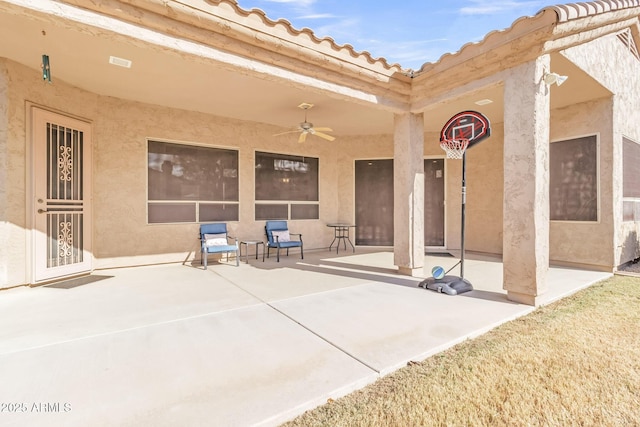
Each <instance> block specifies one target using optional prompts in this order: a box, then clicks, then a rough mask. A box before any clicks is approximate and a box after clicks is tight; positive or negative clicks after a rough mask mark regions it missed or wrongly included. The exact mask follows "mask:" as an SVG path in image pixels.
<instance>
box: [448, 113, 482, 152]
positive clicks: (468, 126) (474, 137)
mask: <svg viewBox="0 0 640 427" xmlns="http://www.w3.org/2000/svg"><path fill="white" fill-rule="evenodd" d="M490 135H491V125H490V123H489V119H488V118H487V117H485V116H484V115H483V114H482V113H478V112H477V111H462V112H460V113H458V114H455V115H454V116H453V117H451V118H450V119H449V121H448V122H447V123H446V124H445V125H444V127H443V128H442V131H441V132H440V141H441V142H442V141H446V140H454V139H456V140H457V139H461V138H465V139H468V140H469V145H468V146H467V149H469V148H470V147H472V146H474V145H475V144H477V143H478V142H480V141H482V140H483V139H485V138H487V137H489V136H490Z"/></svg>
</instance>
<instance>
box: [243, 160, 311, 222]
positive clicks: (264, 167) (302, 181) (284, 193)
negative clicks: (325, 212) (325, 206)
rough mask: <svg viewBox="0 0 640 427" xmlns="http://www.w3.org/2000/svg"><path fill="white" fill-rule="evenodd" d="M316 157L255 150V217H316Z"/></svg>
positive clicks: (262, 218)
mask: <svg viewBox="0 0 640 427" xmlns="http://www.w3.org/2000/svg"><path fill="white" fill-rule="evenodd" d="M318 194H319V190H318V159H317V158H314V157H300V156H289V155H286V154H274V153H263V152H259V151H257V152H256V210H255V217H256V220H268V219H284V220H287V219H319V218H320V204H319V197H318Z"/></svg>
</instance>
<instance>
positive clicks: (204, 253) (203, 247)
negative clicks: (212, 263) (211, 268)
mask: <svg viewBox="0 0 640 427" xmlns="http://www.w3.org/2000/svg"><path fill="white" fill-rule="evenodd" d="M229 252H235V253H236V266H239V265H240V248H239V247H238V239H237V238H235V237H231V236H229V235H228V234H227V224H225V223H214V224H200V262H201V263H202V264H204V269H205V270H206V269H207V258H208V255H209V254H222V253H226V254H227V261H229Z"/></svg>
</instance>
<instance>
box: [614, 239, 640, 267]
mask: <svg viewBox="0 0 640 427" xmlns="http://www.w3.org/2000/svg"><path fill="white" fill-rule="evenodd" d="M639 252H640V244H639V242H638V233H637V232H636V231H632V232H631V233H629V234H628V235H627V238H626V239H625V241H624V243H623V244H622V252H621V254H620V260H619V262H620V264H621V265H622V264H626V263H628V262H634V263H635V262H638V259H639V257H640V254H639Z"/></svg>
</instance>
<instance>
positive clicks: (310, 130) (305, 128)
mask: <svg viewBox="0 0 640 427" xmlns="http://www.w3.org/2000/svg"><path fill="white" fill-rule="evenodd" d="M311 107H313V104H308V103H306V102H303V103H302V104H300V105H298V108H302V109H303V110H304V122H302V123H300V124H299V125H298V128H297V129H296V130H290V131H287V132H282V133H277V134H275V135H273V136H279V135H284V134H287V133H294V132H300V137H299V138H298V142H304V141H305V140H306V139H307V135H308V134H311V135H315V136H319V137H320V138H324V139H326V140H328V141H333V140H334V139H336V138H335V137H333V136H331V135H327V134H326V133H324V132H332V131H333V129H331V128H327V127H313V123H309V122H308V121H307V110H308V109H309V108H311Z"/></svg>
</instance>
